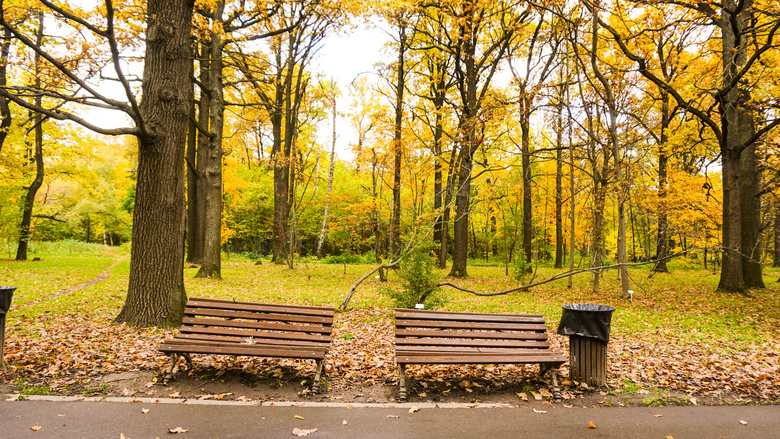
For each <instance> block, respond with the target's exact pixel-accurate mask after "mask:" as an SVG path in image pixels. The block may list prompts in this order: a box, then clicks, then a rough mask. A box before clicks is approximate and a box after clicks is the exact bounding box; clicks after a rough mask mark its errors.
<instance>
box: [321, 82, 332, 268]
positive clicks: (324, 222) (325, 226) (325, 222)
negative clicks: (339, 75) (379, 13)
mask: <svg viewBox="0 0 780 439" xmlns="http://www.w3.org/2000/svg"><path fill="white" fill-rule="evenodd" d="M330 86H331V91H332V94H331V96H330V98H331V102H330V104H331V111H332V117H333V119H332V124H333V132H332V133H331V144H330V164H329V166H328V194H327V197H326V198H325V212H324V213H323V214H322V228H321V229H320V238H319V239H318V240H317V259H319V258H321V257H322V244H323V243H324V242H325V233H326V232H327V230H328V214H329V213H330V197H331V195H332V194H333V175H334V174H335V173H336V116H337V113H336V83H335V82H334V81H331V83H330Z"/></svg>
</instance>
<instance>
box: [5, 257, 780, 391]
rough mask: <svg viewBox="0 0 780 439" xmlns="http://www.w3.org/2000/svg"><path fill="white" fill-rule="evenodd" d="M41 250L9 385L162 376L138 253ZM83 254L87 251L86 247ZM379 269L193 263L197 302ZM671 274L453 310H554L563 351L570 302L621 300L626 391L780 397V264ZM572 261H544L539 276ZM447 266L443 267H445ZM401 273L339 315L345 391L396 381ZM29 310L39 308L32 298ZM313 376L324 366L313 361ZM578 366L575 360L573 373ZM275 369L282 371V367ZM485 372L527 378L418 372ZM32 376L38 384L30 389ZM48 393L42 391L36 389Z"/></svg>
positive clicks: (330, 295) (318, 287) (337, 294)
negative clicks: (737, 279)
mask: <svg viewBox="0 0 780 439" xmlns="http://www.w3.org/2000/svg"><path fill="white" fill-rule="evenodd" d="M70 247H73V248H69V247H68V246H61V247H58V248H49V249H45V251H44V249H41V250H40V251H39V252H37V253H36V254H34V255H32V256H39V255H40V256H39V257H41V259H42V260H41V261H37V262H26V263H18V262H13V261H8V260H3V261H0V283H2V284H5V285H14V286H18V287H19V289H18V290H17V292H16V294H15V295H14V301H13V305H16V306H19V308H18V309H17V310H15V311H13V312H11V313H10V314H9V315H8V330H7V337H6V338H7V341H6V360H7V361H8V362H9V364H11V367H10V368H9V370H8V371H6V372H0V378H1V379H2V380H3V381H4V382H6V383H10V382H13V383H17V384H19V385H21V383H28V384H29V385H33V384H34V385H35V386H38V387H45V388H46V389H48V390H47V391H49V392H53V393H68V390H67V389H68V386H74V385H79V384H84V383H85V382H89V381H90V380H91V379H93V378H94V377H95V376H99V375H102V374H106V373H111V372H116V371H124V370H134V369H140V370H151V371H154V372H156V373H159V372H161V370H162V368H163V365H164V363H165V360H166V357H165V356H163V355H160V354H159V353H157V352H156V350H155V348H156V346H157V344H158V343H159V342H160V341H161V340H162V339H163V338H165V337H166V336H169V335H170V334H171V333H172V330H170V329H165V330H163V329H156V328H144V329H140V330H139V329H135V328H129V327H127V326H125V325H115V324H113V323H112V319H113V318H114V317H115V316H116V315H117V314H118V312H119V310H120V309H121V306H122V304H123V301H124V296H125V294H126V288H127V276H128V270H129V255H128V254H127V253H126V250H118V249H106V248H105V247H103V246H96V245H93V246H84V245H80V246H79V245H76V244H72V245H71V246H70ZM74 253H75V254H74ZM120 260H121V262H120V263H119V264H118V265H116V266H115V267H113V268H112V269H111V270H110V276H109V277H108V279H106V280H105V281H103V282H99V283H97V284H95V285H93V286H90V287H88V288H84V289H81V290H79V291H76V292H73V293H70V294H64V295H62V296H60V297H56V298H53V299H51V300H45V301H42V302H40V303H35V301H37V300H41V299H42V298H46V297H50V296H52V295H56V294H55V293H58V292H62V291H63V290H64V289H65V288H67V287H71V286H74V285H76V284H79V283H82V282H85V281H88V280H90V279H92V278H94V277H95V276H97V275H98V274H100V273H102V272H103V271H104V270H106V269H107V268H108V267H109V266H111V265H112V264H113V263H115V262H117V261H120ZM370 268H371V267H370V266H367V265H336V264H334V265H329V264H320V263H317V262H305V263H303V262H302V263H300V264H299V265H298V266H297V267H296V269H294V270H290V269H288V268H286V266H278V265H274V264H270V263H268V262H267V261H266V262H264V263H262V264H261V265H255V264H254V262H253V261H250V260H248V259H245V258H243V257H240V256H237V255H231V256H230V257H225V258H224V259H223V271H222V274H223V278H224V279H223V280H221V281H216V280H209V279H194V278H193V276H194V275H195V273H196V271H197V268H194V267H193V268H186V269H185V273H184V276H185V284H186V289H187V293H188V295H189V296H191V297H214V298H224V299H235V300H246V301H256V302H272V303H289V304H310V305H330V306H338V305H339V304H340V303H341V302H342V300H343V298H344V296H345V294H346V293H347V291H348V290H349V288H350V286H351V285H352V284H353V283H354V282H355V281H356V280H357V279H358V278H359V277H360V276H361V275H362V274H364V273H366V272H367V271H368V270H370ZM670 270H671V271H672V273H671V274H657V275H655V276H653V277H651V278H650V277H648V275H649V274H650V272H649V270H648V269H647V268H634V269H632V270H631V271H630V275H631V278H632V288H633V289H634V290H635V291H636V293H635V294H634V296H633V300H631V301H627V300H624V299H622V298H621V297H620V292H619V284H618V282H617V280H616V278H615V272H614V271H612V272H608V273H606V275H605V276H604V278H603V280H602V289H601V291H600V292H599V293H598V294H595V293H593V292H592V290H591V287H590V285H589V281H590V278H589V275H586V274H584V275H579V276H578V277H575V278H574V287H573V288H572V289H568V288H567V286H566V284H567V283H566V280H565V279H563V280H559V281H556V282H554V283H549V284H545V285H542V286H539V287H535V288H533V289H531V290H530V291H525V292H516V293H511V294H508V295H502V296H493V297H478V296H475V295H472V294H468V293H464V292H459V291H455V290H453V289H445V290H444V294H443V295H444V296H445V297H446V302H445V303H444V305H443V308H444V309H448V310H453V311H470V312H532V313H541V314H544V315H545V316H546V318H547V321H548V326H550V327H551V328H552V330H551V331H550V337H551V343H552V344H553V346H554V348H555V349H557V350H560V351H563V352H567V353H568V347H567V346H568V340H567V339H566V338H565V337H563V336H559V335H557V334H555V333H554V329H555V328H556V327H557V322H558V321H559V319H560V314H561V305H564V304H568V303H600V304H606V305H612V306H614V307H615V308H617V311H616V312H615V314H614V317H613V321H612V339H611V340H610V345H609V384H610V388H611V389H612V391H616V392H620V391H621V389H625V390H626V391H634V390H636V389H668V390H675V391H679V392H685V393H688V394H690V395H719V394H721V393H728V394H736V395H738V396H739V397H744V398H752V399H755V400H761V401H778V397H780V395H779V394H778V392H780V390H778V389H780V378H778V372H780V364H779V361H778V358H780V336H779V335H778V331H777V328H778V327H779V326H780V325H779V323H780V294H779V293H780V285H778V283H777V282H776V280H777V279H778V276H780V272H777V271H772V270H771V269H768V272H767V273H766V277H765V282H766V283H767V288H766V289H764V290H755V291H751V293H750V296H742V295H733V294H723V293H718V292H716V291H715V287H716V286H717V282H718V275H717V274H712V273H711V272H708V271H704V270H702V269H697V268H686V267H682V266H679V265H676V264H671V265H670ZM560 271H561V270H555V269H551V268H539V269H538V271H537V273H536V280H540V279H545V278H548V277H550V276H552V275H554V274H556V273H559V272H560ZM445 274H446V272H442V273H441V275H442V276H444V275H445ZM469 274H470V276H471V277H469V278H468V279H463V280H453V279H450V280H451V281H453V282H455V283H457V284H459V285H462V286H464V287H466V288H469V289H472V290H477V291H481V292H493V291H501V290H504V289H508V288H511V287H513V286H515V282H514V281H513V280H512V279H511V278H509V277H507V276H505V274H504V268H503V267H491V266H472V267H469ZM398 285H399V280H398V276H397V274H396V273H391V275H390V281H389V282H388V283H380V282H379V281H378V280H377V279H369V280H367V281H366V282H364V283H363V284H362V285H361V286H360V288H359V289H358V290H357V292H356V293H355V295H354V297H353V299H352V301H351V302H350V306H349V309H348V311H347V312H345V313H339V314H337V318H336V322H335V325H334V327H335V333H334V346H333V349H332V350H331V354H329V359H328V361H327V362H326V368H327V372H328V377H329V378H328V379H329V380H330V381H332V382H334V383H335V385H334V386H335V387H338V384H339V383H342V382H347V383H352V384H354V385H361V384H362V383H375V384H377V383H378V384H389V383H393V382H394V381H395V380H396V379H397V376H396V371H395V365H394V352H393V346H392V337H393V334H392V308H393V303H392V301H391V300H390V299H389V298H388V297H387V296H386V295H385V294H383V292H382V290H383V289H385V288H387V287H388V286H390V287H398ZM27 305H29V306H27ZM247 361H249V363H250V364H251V365H252V367H253V368H254V369H255V370H256V371H257V372H259V373H266V372H268V371H269V370H270V369H269V368H271V369H274V368H275V369H274V370H277V371H278V368H279V367H280V365H282V366H283V365H285V364H287V363H285V362H283V361H281V362H278V363H275V362H274V361H275V360H274V361H271V362H269V361H258V360H256V359H254V360H251V361H250V360H247ZM197 363H198V364H201V365H203V366H202V367H203V368H206V367H211V368H217V369H220V368H228V369H229V368H233V367H238V366H236V364H235V362H233V361H232V360H230V359H225V358H224V357H216V358H211V359H208V360H207V361H205V362H204V361H198V362H197ZM301 367H303V368H304V369H305V370H306V371H308V370H309V369H311V367H312V366H311V365H305V366H301ZM561 372H562V374H564V375H565V374H567V373H568V372H567V369H566V366H563V368H562V370H561ZM271 373H274V372H273V371H272V372H271ZM442 373H443V374H446V376H448V377H450V376H451V377H461V378H466V377H474V376H475V375H478V376H480V377H481V378H484V379H486V380H488V381H490V380H492V382H493V383H494V384H495V385H494V387H501V386H502V385H505V384H506V383H509V385H510V386H511V385H513V383H515V384H516V379H515V378H513V377H512V376H513V374H515V375H516V374H517V371H516V370H515V369H513V368H512V367H506V368H496V370H494V368H484V367H483V368H480V367H476V368H475V367H470V366H452V367H448V368H445V369H437V368H426V367H419V368H414V369H413V370H411V371H410V377H411V378H412V379H425V380H434V381H435V380H439V379H441V377H440V375H441V374H442ZM25 385H27V384H25ZM36 388H37V387H36Z"/></svg>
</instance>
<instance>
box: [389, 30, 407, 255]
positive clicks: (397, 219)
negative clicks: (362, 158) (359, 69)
mask: <svg viewBox="0 0 780 439" xmlns="http://www.w3.org/2000/svg"><path fill="white" fill-rule="evenodd" d="M402 20H403V18H399V22H398V61H397V66H396V83H395V123H394V125H393V153H394V157H393V210H392V215H391V217H390V245H389V246H388V251H389V252H390V255H391V258H395V257H397V256H398V253H399V251H400V240H401V164H402V163H401V162H402V160H403V145H402V144H401V130H402V124H403V117H404V107H403V105H404V88H405V87H406V72H404V58H405V57H406V46H407V42H406V24H405V23H403V21H402Z"/></svg>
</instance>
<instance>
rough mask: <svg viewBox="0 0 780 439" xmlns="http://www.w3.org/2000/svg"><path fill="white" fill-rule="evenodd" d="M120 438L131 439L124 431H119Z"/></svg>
mask: <svg viewBox="0 0 780 439" xmlns="http://www.w3.org/2000/svg"><path fill="white" fill-rule="evenodd" d="M119 439H130V438H129V437H127V436H125V434H124V433H119Z"/></svg>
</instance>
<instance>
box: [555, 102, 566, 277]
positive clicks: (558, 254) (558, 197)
mask: <svg viewBox="0 0 780 439" xmlns="http://www.w3.org/2000/svg"><path fill="white" fill-rule="evenodd" d="M559 99H561V101H559V102H558V105H557V107H556V109H555V111H556V114H555V128H556V133H555V268H563V255H564V253H565V252H566V249H565V246H564V243H563V102H562V100H563V93H561V96H560V97H559Z"/></svg>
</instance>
